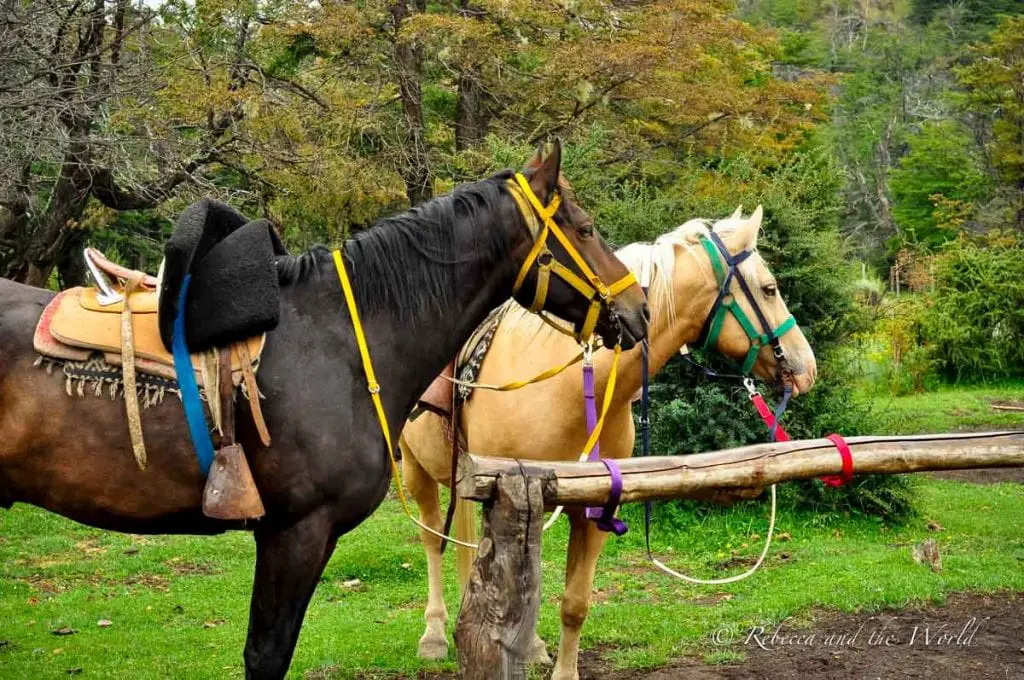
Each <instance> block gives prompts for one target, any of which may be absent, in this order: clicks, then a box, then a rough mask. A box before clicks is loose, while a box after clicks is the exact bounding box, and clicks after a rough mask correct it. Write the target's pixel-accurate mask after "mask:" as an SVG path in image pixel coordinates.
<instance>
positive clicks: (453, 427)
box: [441, 390, 469, 555]
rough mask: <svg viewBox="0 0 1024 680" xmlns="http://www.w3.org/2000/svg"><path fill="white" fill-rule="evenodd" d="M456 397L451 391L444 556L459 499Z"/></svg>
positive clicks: (457, 404) (442, 544)
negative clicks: (450, 455)
mask: <svg viewBox="0 0 1024 680" xmlns="http://www.w3.org/2000/svg"><path fill="white" fill-rule="evenodd" d="M458 399H459V397H458V395H457V394H456V393H455V390H452V413H451V418H450V419H449V421H448V422H449V430H450V431H451V434H452V470H451V477H450V478H449V480H448V488H449V489H451V494H450V495H449V496H448V510H447V511H446V512H445V514H444V528H443V529H441V533H442V534H444V536H445V537H444V538H442V539H441V554H442V555H444V549H445V548H447V547H448V536H450V535H451V531H452V521H453V520H454V519H455V504H456V503H458V502H460V501H459V497H458V496H457V495H456V494H455V478H456V477H457V476H458V473H459V413H460V411H461V410H462V409H461V407H460V406H459V403H458ZM461 502H462V503H468V502H469V501H467V500H462V501H461Z"/></svg>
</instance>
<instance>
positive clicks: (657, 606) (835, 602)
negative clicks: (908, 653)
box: [0, 479, 1024, 678]
mask: <svg viewBox="0 0 1024 680" xmlns="http://www.w3.org/2000/svg"><path fill="white" fill-rule="evenodd" d="M919 509H920V518H919V519H917V520H915V521H913V522H912V524H911V525H909V526H907V527H905V528H901V529H889V528H886V527H884V526H882V525H881V524H880V523H879V522H877V521H871V520H841V519H833V520H831V521H826V522H822V521H821V518H820V517H815V516H807V515H800V514H784V515H783V516H782V517H780V520H779V528H778V531H779V532H782V533H786V534H789V535H790V537H791V538H790V539H789V540H788V541H785V542H780V543H777V544H776V546H775V548H774V549H773V551H772V556H771V558H770V559H769V560H768V562H767V564H766V566H765V568H764V569H763V570H762V571H761V572H760V573H759V574H758V575H757V576H756V577H754V578H751V579H748V580H746V581H743V582H741V583H739V584H734V585H731V586H726V587H713V588H703V587H696V586H687V585H684V584H680V583H677V582H675V581H672V580H670V579H668V578H667V577H664V576H662V575H660V573H659V572H656V571H654V570H653V569H652V568H650V567H649V566H648V565H647V564H646V562H645V560H644V558H643V553H642V547H641V546H642V535H641V532H640V531H639V528H640V526H641V523H640V521H639V519H640V518H639V515H638V512H637V510H638V508H636V507H635V506H634V507H631V508H630V509H629V512H628V513H627V518H628V519H629V520H630V521H631V524H632V526H633V527H634V530H633V531H632V532H631V533H630V534H628V535H626V536H625V537H623V538H621V539H618V540H615V539H613V540H612V541H610V542H609V547H608V549H607V550H606V552H605V554H604V556H603V557H602V560H601V564H600V570H599V573H598V576H597V580H596V583H595V589H596V593H597V594H596V597H595V603H594V607H593V609H592V612H591V616H590V618H589V620H588V623H587V626H586V628H585V629H584V631H585V632H584V641H583V642H584V645H585V646H594V645H607V646H609V648H610V650H611V651H610V654H611V656H612V658H613V660H614V661H615V662H616V663H618V664H620V665H624V666H651V665H658V664H661V663H664V662H665V661H666V660H668V659H670V658H671V657H673V656H677V655H679V654H682V653H690V652H692V653H698V654H702V655H703V656H705V658H707V659H708V660H709V662H722V661H725V660H728V659H731V658H734V656H733V655H730V653H728V652H724V653H723V650H721V649H717V648H715V647H714V645H711V644H710V642H709V640H710V638H709V636H710V635H711V633H712V632H713V631H715V630H718V629H720V628H723V627H724V628H726V629H728V630H729V631H732V632H733V633H735V634H739V632H740V631H741V630H743V629H744V628H747V627H749V626H751V625H754V624H770V623H772V622H777V621H780V620H782V619H783V618H786V617H790V616H796V617H798V618H800V617H803V618H805V619H806V617H807V616H808V615H809V614H808V612H810V611H811V610H812V609H813V608H817V607H826V608H835V609H839V610H844V611H852V610H856V609H876V608H881V607H902V606H904V605H906V604H907V603H908V602H913V601H934V602H941V601H942V599H943V597H944V596H945V594H946V593H949V592H952V591H959V590H965V589H970V590H979V591H996V590H1001V589H1009V590H1015V591H1022V590H1024V568H1022V567H1024V537H1022V534H1021V533H1020V526H1021V525H1024V489H1022V488H1021V487H1020V486H1015V485H1009V484H1007V485H996V486H986V487H980V486H973V485H964V484H958V483H955V482H943V481H939V480H932V479H928V480H922V482H921V483H920V505H919ZM765 510H766V508H765V506H764V504H762V503H754V504H748V505H746V506H741V507H739V508H734V509H732V510H719V509H713V510H711V511H710V512H707V513H702V514H701V516H700V517H697V516H694V515H688V514H683V513H678V512H676V513H673V514H672V516H671V517H663V518H662V519H661V520H660V521H659V522H658V524H657V525H656V526H657V534H656V536H655V538H656V550H657V551H658V552H659V553H660V554H661V555H662V556H663V558H664V559H668V560H669V561H670V563H671V564H672V565H674V566H675V567H677V568H681V569H685V570H688V571H694V572H697V573H701V574H705V575H710V574H711V573H712V570H713V568H714V565H716V564H719V563H721V562H724V561H726V560H729V559H730V558H734V557H740V558H743V557H749V556H751V555H754V554H756V552H757V550H758V549H759V541H758V539H757V538H756V537H755V536H756V535H758V534H760V535H763V534H764V530H765V521H766V520H765V517H764V515H765ZM928 520H933V521H935V522H938V523H939V524H941V525H942V526H943V527H944V528H945V530H944V531H942V532H941V533H938V534H933V533H930V532H928V531H927V529H926V528H925V527H926V522H927V521H928ZM566 533H567V532H566V523H564V522H562V523H560V524H559V525H558V526H557V527H556V528H555V529H554V530H552V531H551V532H549V534H548V535H547V536H546V537H545V543H544V551H545V552H544V557H545V559H544V604H543V607H542V610H541V619H540V632H541V634H542V636H543V637H544V638H545V639H546V640H547V641H548V642H549V645H552V646H553V645H554V644H555V643H556V642H557V637H558V628H559V626H558V610H557V600H558V596H559V594H560V585H559V584H560V582H561V579H562V573H563V570H564V567H563V564H564V562H563V560H564V552H563V551H564V546H565V542H566ZM926 536H936V537H937V538H938V540H939V541H940V544H941V549H942V554H943V564H944V569H943V571H942V572H941V573H938V574H935V573H932V572H931V571H930V570H928V569H927V568H925V567H923V566H920V565H917V564H915V563H914V562H913V560H912V559H911V555H910V546H911V545H912V544H913V543H914V542H915V541H919V540H921V539H923V538H925V537H926ZM253 552H254V551H253V545H252V540H251V538H250V537H249V536H248V535H247V534H242V533H236V534H230V535H226V536H221V537H217V538H198V537H166V536H160V537H135V536H126V535H120V534H114V533H106V532H102V531H98V530H94V529H89V528H86V527H82V526H79V525H76V524H73V523H71V522H69V521H67V520H64V519H62V518H59V517H57V516H54V515H51V514H48V513H45V512H43V511H41V510H38V509H35V508H30V507H27V506H16V507H15V508H14V509H13V510H11V511H9V512H6V513H2V514H0V640H6V641H7V644H6V645H3V646H2V647H0V677H3V678H47V677H53V678H56V677H64V676H65V674H66V672H67V671H68V669H75V668H82V669H84V673H87V676H88V677H93V678H123V677H133V678H163V677H173V678H221V677H240V676H241V675H242V667H241V650H242V646H243V644H244V638H245V630H246V622H247V605H248V594H249V586H250V580H251V573H252V560H253ZM783 554H785V555H783ZM447 562H448V565H449V566H452V557H451V556H450V555H449V556H448V557H447ZM739 568H741V567H734V569H739ZM450 571H454V570H453V569H452V570H450ZM351 579H359V580H360V581H361V585H359V586H357V587H355V588H352V587H346V586H345V585H344V582H345V581H349V580H351ZM424 580H425V563H424V559H423V555H422V551H421V550H420V547H419V545H418V543H417V540H416V533H415V530H414V527H413V526H412V525H411V524H410V523H409V522H408V520H406V519H405V518H404V516H403V515H402V514H401V512H400V510H399V509H398V506H397V504H396V503H395V502H394V501H392V500H389V501H387V502H386V503H385V505H384V506H383V507H382V508H381V509H380V511H379V512H377V513H376V514H375V515H374V516H373V517H372V518H371V519H370V520H369V521H367V522H366V523H365V524H364V525H363V526H361V527H359V528H358V529H357V530H356V531H354V532H352V533H351V534H349V535H348V536H346V537H345V538H344V539H343V540H341V541H340V542H339V545H338V550H337V552H336V553H335V555H334V558H333V559H332V560H331V563H330V565H329V566H328V568H327V571H326V573H325V575H324V577H323V581H322V582H321V584H320V587H319V589H318V591H317V594H316V596H315V597H314V600H313V603H312V605H311V606H310V610H309V614H308V615H307V618H306V623H305V626H304V628H303V633H302V637H301V638H300V640H299V646H298V650H297V652H296V656H295V661H294V663H293V666H292V675H293V676H294V677H301V675H302V674H304V673H306V672H308V671H313V670H317V669H321V671H322V675H323V676H326V677H338V678H348V677H352V676H354V675H355V674H356V673H359V672H366V673H370V674H371V675H374V676H376V675H380V676H382V677H386V676H387V675H388V674H393V673H399V672H408V673H411V672H413V671H415V670H418V669H421V668H424V667H426V668H428V669H443V668H453V664H451V663H443V664H442V663H430V664H424V663H423V662H420V661H419V660H418V659H417V658H416V642H417V639H418V638H419V635H420V634H421V632H422V611H423V610H422V607H423V599H424V591H423V589H424ZM447 600H448V604H449V607H450V609H451V611H452V612H453V619H454V612H455V611H456V607H457V604H458V602H457V595H456V590H455V587H454V583H453V576H452V575H451V574H450V575H449V580H448V583H447ZM100 619H108V620H110V621H111V622H112V625H111V626H110V627H107V628H101V627H99V626H97V621H99V620H100ZM453 623H454V621H453ZM62 627H71V628H73V629H76V630H77V631H78V632H77V633H75V634H73V635H69V636H64V637H58V636H54V635H52V634H51V631H53V630H56V629H59V628H62ZM318 675H319V674H318Z"/></svg>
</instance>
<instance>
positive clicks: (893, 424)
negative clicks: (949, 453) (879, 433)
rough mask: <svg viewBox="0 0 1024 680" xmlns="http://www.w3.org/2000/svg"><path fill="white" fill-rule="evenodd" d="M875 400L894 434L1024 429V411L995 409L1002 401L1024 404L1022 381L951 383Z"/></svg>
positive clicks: (888, 428) (888, 427) (876, 397)
mask: <svg viewBox="0 0 1024 680" xmlns="http://www.w3.org/2000/svg"><path fill="white" fill-rule="evenodd" d="M871 400H872V402H873V404H874V408H875V410H876V411H877V412H878V413H879V414H881V415H882V421H883V425H884V427H885V429H886V430H887V431H889V432H892V433H894V434H896V433H898V434H918V433H925V432H956V431H958V430H980V429H989V428H991V429H1011V428H1024V411H1000V410H998V409H993V408H992V403H993V402H999V401H1009V402H1014V403H1016V404H1017V405H1022V404H1024V381H1022V380H1017V381H1006V382H1000V383H993V384H988V385H969V386H956V385H948V386H943V387H940V388H937V389H933V390H929V391H927V392H922V393H920V394H910V395H906V396H900V397H893V396H889V395H888V394H886V395H876V396H873V397H871Z"/></svg>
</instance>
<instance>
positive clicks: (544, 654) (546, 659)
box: [530, 637, 554, 666]
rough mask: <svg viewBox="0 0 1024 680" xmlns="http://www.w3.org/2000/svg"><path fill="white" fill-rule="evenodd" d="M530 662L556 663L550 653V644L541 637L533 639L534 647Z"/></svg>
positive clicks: (541, 663) (548, 664)
mask: <svg viewBox="0 0 1024 680" xmlns="http://www.w3.org/2000/svg"><path fill="white" fill-rule="evenodd" d="M530 663H531V664H537V665H538V666H550V665H551V664H552V663H554V662H553V661H552V660H551V655H549V654H548V646H547V645H546V644H545V643H544V641H543V640H541V639H540V638H539V637H538V638H536V639H535V640H534V641H533V649H531V650H530Z"/></svg>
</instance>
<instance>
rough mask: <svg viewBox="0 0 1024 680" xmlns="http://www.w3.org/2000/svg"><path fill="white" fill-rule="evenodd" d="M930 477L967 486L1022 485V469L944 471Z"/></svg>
mask: <svg viewBox="0 0 1024 680" xmlns="http://www.w3.org/2000/svg"><path fill="white" fill-rule="evenodd" d="M930 474H931V476H932V477H937V478H938V479H948V480H950V481H954V482H967V483H969V484H1002V483H1004V482H1012V483H1014V484H1024V468H985V469H983V470H946V471H945V472H932V473H930Z"/></svg>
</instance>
